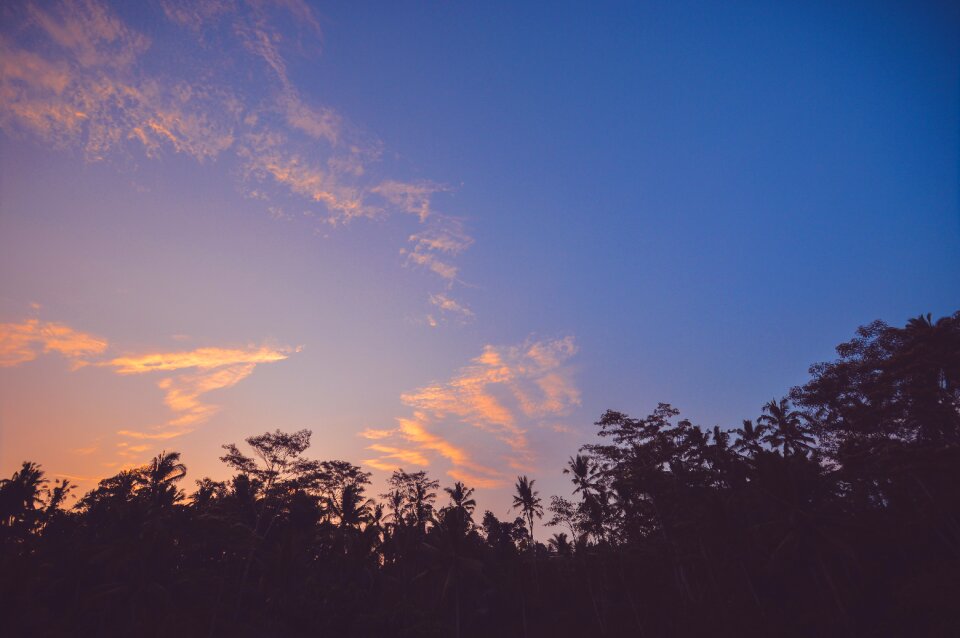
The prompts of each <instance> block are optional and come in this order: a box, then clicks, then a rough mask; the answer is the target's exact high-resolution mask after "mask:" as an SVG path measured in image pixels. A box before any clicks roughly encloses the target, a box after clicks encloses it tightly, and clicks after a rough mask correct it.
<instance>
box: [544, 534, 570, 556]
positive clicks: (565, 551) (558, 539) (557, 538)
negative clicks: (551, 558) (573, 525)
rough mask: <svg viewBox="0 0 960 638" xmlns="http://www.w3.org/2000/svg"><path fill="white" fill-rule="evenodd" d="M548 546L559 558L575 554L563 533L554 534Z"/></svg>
mask: <svg viewBox="0 0 960 638" xmlns="http://www.w3.org/2000/svg"><path fill="white" fill-rule="evenodd" d="M547 545H549V546H550V549H551V550H553V551H554V552H555V553H556V554H557V556H570V555H571V554H572V553H573V545H572V544H571V543H570V539H569V538H567V535H566V534H565V533H563V532H560V533H558V534H554V535H553V536H552V537H551V538H550V540H548V541H547Z"/></svg>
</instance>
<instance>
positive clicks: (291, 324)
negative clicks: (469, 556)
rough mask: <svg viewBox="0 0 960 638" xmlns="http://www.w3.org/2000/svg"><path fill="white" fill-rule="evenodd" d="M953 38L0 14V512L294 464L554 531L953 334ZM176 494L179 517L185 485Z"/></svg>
mask: <svg viewBox="0 0 960 638" xmlns="http://www.w3.org/2000/svg"><path fill="white" fill-rule="evenodd" d="M958 36H960V8H958V6H957V5H955V4H952V3H946V2H943V3H937V2H916V1H913V2H907V1H904V2H869V3H867V2H843V1H841V2H777V3H761V2H741V3H732V4H731V3H688V2H677V1H672V2H642V3H607V2H604V3H567V2H559V3H549V5H548V4H546V3H493V2H487V3H465V2H422V3H413V2H351V3H333V2H330V3H327V2H317V3H314V2H310V3H307V2H304V1H303V0H276V1H274V2H266V1H262V2H261V1H256V2H253V1H243V0H212V1H207V2H187V1H176V0H163V1H159V2H144V3H116V4H109V3H104V2H100V1H99V0H87V1H76V2H35V3H32V2H16V1H15V2H7V3H4V6H3V7H2V8H0V475H3V476H8V475H9V474H11V473H12V472H13V471H15V470H16V469H17V467H19V464H20V462H21V461H23V460H33V461H36V462H39V463H41V464H42V466H43V468H44V469H45V470H46V471H47V473H48V475H49V476H51V477H68V478H70V479H71V480H72V481H74V482H77V483H79V485H80V486H81V488H83V489H89V488H90V487H92V486H94V485H95V484H96V481H97V480H98V479H100V478H103V477H105V476H109V475H111V474H114V473H116V472H117V471H119V470H121V469H124V468H128V467H134V466H137V465H139V464H143V463H144V462H146V461H148V460H149V459H150V458H151V457H152V456H154V455H156V454H157V453H158V452H160V451H161V450H177V451H179V452H181V453H182V455H183V460H184V462H185V463H186V465H187V466H188V468H189V470H190V471H189V474H188V477H187V478H188V480H189V481H190V482H192V481H193V480H194V479H198V478H201V477H202V476H205V475H209V476H211V477H214V478H218V479H222V478H226V477H227V476H228V473H227V470H226V468H225V466H223V465H222V464H221V463H220V462H219V461H218V457H219V456H220V454H221V453H222V450H221V447H220V446H221V445H223V444H225V443H234V442H235V443H240V442H241V441H242V440H243V439H244V438H246V437H247V436H250V435H253V434H259V433H262V432H264V431H267V430H270V431H272V430H275V429H281V430H284V431H294V430H299V429H303V428H306V429H310V430H312V432H313V445H312V447H311V448H310V450H309V455H311V456H312V457H314V458H319V459H335V458H336V459H346V460H350V461H352V462H355V463H359V464H361V465H363V466H364V467H365V468H366V469H369V470H371V471H373V473H374V486H373V488H372V490H373V492H374V493H376V492H379V491H381V490H382V485H383V480H384V478H385V477H386V476H388V475H389V473H390V472H391V471H392V470H393V469H395V468H397V467H402V468H404V469H406V470H408V471H413V470H418V469H426V470H428V471H429V472H430V473H431V475H433V476H434V477H436V478H438V479H440V480H441V483H442V484H444V485H449V484H452V482H453V481H455V480H462V481H464V482H466V483H467V484H468V485H470V486H474V487H476V488H478V491H477V498H478V501H479V504H480V507H481V508H488V509H491V510H493V511H494V512H495V513H496V514H497V515H498V516H506V515H508V510H509V504H510V492H511V489H512V485H513V483H514V482H515V479H516V477H517V475H519V474H525V475H529V476H530V477H532V478H535V479H536V480H537V487H538V488H539V489H540V492H541V495H542V496H543V497H544V500H545V501H546V497H547V496H548V495H550V494H569V492H570V486H569V479H568V477H565V476H563V474H562V473H561V470H562V467H563V465H564V462H565V461H566V459H567V458H568V457H569V456H570V455H572V454H575V453H576V452H577V449H578V448H579V446H580V445H582V444H584V443H587V442H590V441H592V440H593V439H594V437H595V427H594V426H593V423H594V422H595V421H596V420H597V419H598V418H599V417H600V415H601V414H602V413H603V412H604V410H606V409H608V408H609V409H616V410H620V411H625V412H627V413H629V414H631V415H634V416H642V415H645V414H648V413H649V412H650V411H652V410H653V408H654V407H655V406H656V404H657V403H658V402H660V401H663V402H668V403H671V404H673V405H674V406H676V407H678V408H679V409H680V410H681V412H682V414H683V415H684V416H687V417H689V418H691V419H692V420H693V421H694V422H695V423H698V424H700V425H702V426H704V427H708V428H712V427H713V426H714V425H719V426H721V427H724V428H730V427H736V426H738V425H739V423H740V421H741V420H742V419H744V418H752V417H755V416H756V415H757V414H758V413H759V411H760V408H761V406H762V405H763V403H765V402H766V401H768V400H769V399H771V398H773V397H779V396H782V395H784V394H785V393H786V392H787V391H788V390H789V389H790V387H792V386H794V385H797V384H800V383H803V382H804V380H805V379H806V378H807V369H808V367H809V365H810V364H812V363H814V362H817V361H822V360H829V359H831V358H833V356H834V350H833V349H834V347H835V346H836V345H837V344H839V343H840V342H842V341H845V340H847V339H848V338H850V337H851V336H852V335H853V332H854V330H855V329H856V327H857V326H858V325H862V324H865V323H868V322H870V321H872V320H874V319H883V320H885V321H887V322H889V323H892V324H902V323H904V322H905V321H906V320H907V319H908V318H910V317H914V316H916V315H918V314H921V313H927V312H930V313H933V314H934V315H935V316H940V315H944V314H948V313H952V312H954V311H956V310H957V309H958V307H960V303H958V302H960V193H958V185H960V117H958V114H960V37H958ZM184 487H185V488H187V490H188V491H190V486H189V485H184Z"/></svg>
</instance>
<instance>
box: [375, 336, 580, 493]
mask: <svg viewBox="0 0 960 638" xmlns="http://www.w3.org/2000/svg"><path fill="white" fill-rule="evenodd" d="M575 353H576V344H575V342H574V340H573V338H572V337H565V338H562V339H553V340H542V341H530V342H527V343H524V344H522V345H518V346H486V347H485V348H484V350H483V353H482V354H481V355H480V356H478V357H476V358H475V359H473V360H472V361H471V362H470V363H469V364H468V365H466V366H464V367H463V368H461V369H460V370H459V371H458V372H457V374H455V375H454V376H453V377H452V378H450V379H449V380H447V381H445V382H442V383H435V384H430V385H428V386H425V387H423V388H420V389H418V390H416V391H414V392H410V393H407V394H404V395H402V396H401V401H402V402H403V403H404V404H405V405H407V406H409V407H410V408H411V409H412V415H411V416H409V417H401V418H398V419H397V427H396V428H395V429H392V430H365V431H363V432H361V433H360V435H361V436H363V437H364V438H368V439H372V440H376V441H378V443H375V444H372V445H370V446H369V448H368V449H371V450H374V451H382V450H383V449H385V448H387V447H389V449H390V450H391V453H390V454H381V456H379V457H377V458H375V459H372V461H373V462H371V460H368V461H367V462H368V463H369V464H370V465H373V466H374V467H378V468H383V467H384V466H391V467H396V466H397V465H399V463H397V462H396V461H398V460H400V459H401V458H402V457H400V456H398V454H397V452H396V450H402V451H404V452H405V453H417V454H424V455H426V454H427V453H432V454H435V455H437V456H439V457H442V458H444V459H446V460H447V461H448V462H449V463H450V465H451V468H450V470H449V471H448V474H449V475H450V476H451V477H454V478H459V479H460V480H465V477H469V479H470V481H471V482H472V483H473V484H475V485H482V486H493V485H496V484H499V483H500V482H501V481H502V480H504V476H505V473H506V469H505V467H494V466H491V465H489V464H480V463H478V462H477V461H475V460H474V458H473V457H472V455H471V454H470V453H469V452H468V450H467V448H466V447H465V446H463V445H459V444H457V443H455V442H454V441H453V439H454V438H455V437H460V436H463V434H464V432H463V428H464V426H466V427H467V428H475V429H477V430H480V431H482V432H484V433H486V434H489V435H491V436H492V437H493V438H494V440H495V441H497V442H499V443H500V444H503V445H504V446H505V447H506V450H505V454H504V455H503V457H502V460H503V465H504V466H506V467H509V468H511V469H519V470H525V469H527V468H528V467H530V464H531V463H532V462H533V460H534V454H533V451H532V450H531V448H530V444H529V440H528V437H527V431H528V429H529V428H530V427H531V426H533V425H546V421H547V420H549V421H550V425H551V426H555V425H557V424H556V419H557V418H558V417H562V416H565V415H567V414H569V413H570V412H571V411H572V410H573V409H574V408H575V407H576V406H578V405H579V404H580V392H579V390H578V389H577V387H576V385H575V383H574V380H573V374H572V370H571V368H570V366H569V364H568V361H569V359H570V358H571V357H572V356H573V355H574V354H575ZM441 432H442V434H441ZM381 441H382V443H381Z"/></svg>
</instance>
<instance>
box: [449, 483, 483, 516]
mask: <svg viewBox="0 0 960 638" xmlns="http://www.w3.org/2000/svg"><path fill="white" fill-rule="evenodd" d="M443 491H444V492H446V493H447V494H448V495H449V496H450V502H451V503H453V507H454V508H456V509H458V510H461V511H464V512H466V513H467V514H473V510H474V508H476V507H477V502H476V501H475V500H473V499H472V498H470V497H471V496H473V493H474V491H475V490H474V489H473V488H472V487H467V486H466V485H464V484H463V483H461V482H460V481H457V482H456V483H454V484H453V487H445V488H443Z"/></svg>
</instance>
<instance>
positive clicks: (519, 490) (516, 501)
mask: <svg viewBox="0 0 960 638" xmlns="http://www.w3.org/2000/svg"><path fill="white" fill-rule="evenodd" d="M534 483H536V481H535V480H533V479H528V478H527V477H526V476H518V477H517V484H516V485H515V486H514V490H515V491H516V494H514V495H513V509H517V510H520V511H521V512H522V513H523V515H524V516H525V517H526V519H527V526H528V529H529V530H530V551H533V550H534V546H533V517H534V516H536V517H537V518H542V517H543V502H542V500H541V498H540V494H539V492H537V491H536V490H534V489H533V484H534Z"/></svg>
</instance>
